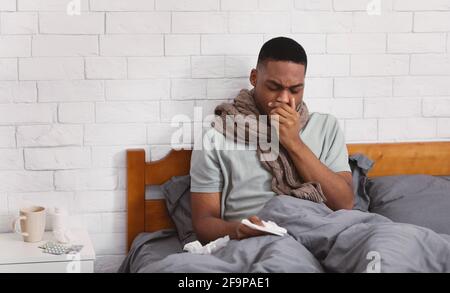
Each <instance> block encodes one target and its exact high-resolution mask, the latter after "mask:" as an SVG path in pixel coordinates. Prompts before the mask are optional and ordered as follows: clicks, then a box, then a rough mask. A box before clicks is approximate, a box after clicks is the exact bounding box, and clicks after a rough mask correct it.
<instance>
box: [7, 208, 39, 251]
mask: <svg viewBox="0 0 450 293" xmlns="http://www.w3.org/2000/svg"><path fill="white" fill-rule="evenodd" d="M45 218H46V213H45V208H44V207H40V206H32V207H28V208H23V209H21V210H20V216H19V217H17V218H16V219H15V220H14V222H13V227H12V228H13V231H14V232H15V233H17V234H20V235H22V236H23V241H25V242H39V241H41V240H42V237H43V235H44V231H45ZM19 222H20V230H19V229H18V228H19V227H18V226H19V225H18V224H19Z"/></svg>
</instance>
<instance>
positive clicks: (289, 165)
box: [213, 90, 326, 202]
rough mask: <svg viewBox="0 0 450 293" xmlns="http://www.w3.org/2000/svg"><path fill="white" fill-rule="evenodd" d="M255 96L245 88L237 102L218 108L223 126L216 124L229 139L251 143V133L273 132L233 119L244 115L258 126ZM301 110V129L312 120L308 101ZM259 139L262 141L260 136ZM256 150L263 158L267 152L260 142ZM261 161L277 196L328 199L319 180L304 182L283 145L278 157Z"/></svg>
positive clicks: (317, 199) (263, 133) (315, 199)
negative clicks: (307, 104) (231, 124)
mask: <svg viewBox="0 0 450 293" xmlns="http://www.w3.org/2000/svg"><path fill="white" fill-rule="evenodd" d="M253 95H254V90H251V91H249V90H241V92H240V93H239V95H238V96H237V97H236V98H235V99H234V101H233V103H223V104H221V105H219V106H217V108H216V109H215V114H216V115H217V116H219V119H220V120H221V121H222V123H220V124H221V126H217V125H218V124H217V123H216V124H215V125H213V126H214V128H215V129H216V130H218V131H219V132H220V133H222V134H223V135H224V136H225V137H226V138H227V139H230V138H234V141H235V142H236V141H237V140H240V141H244V142H245V143H246V144H248V143H249V137H251V134H254V135H255V136H256V137H257V136H258V135H259V136H261V135H268V133H269V132H270V129H269V130H267V129H266V130H264V129H261V128H260V129H259V131H258V130H257V129H255V128H252V127H249V126H248V124H244V125H243V124H242V123H238V121H236V118H233V117H238V116H240V117H242V116H244V117H245V118H246V121H248V120H252V119H253V120H255V121H254V122H255V124H254V125H257V124H258V120H259V115H260V112H259V110H258V108H257V106H256V104H255V100H254V97H253ZM297 111H298V112H299V113H300V128H301V129H303V128H304V127H305V125H306V123H307V122H308V119H309V112H308V108H307V107H306V104H305V103H302V104H301V105H299V106H298V107H297ZM230 119H231V121H230ZM227 121H228V123H230V122H231V123H233V124H234V127H232V128H231V129H232V130H230V127H225V125H226V123H227ZM228 125H229V124H228ZM239 128H240V131H239ZM243 128H244V129H243ZM258 138H259V137H258ZM257 141H259V139H258V140H257ZM256 150H257V154H258V157H259V158H261V156H260V155H261V154H262V153H263V151H262V150H261V148H260V145H259V144H257V148H256ZM260 161H261V164H262V165H263V167H264V168H265V169H266V170H267V171H269V172H270V173H271V174H272V190H273V191H274V192H275V193H276V194H277V195H281V194H284V195H291V196H294V197H297V198H300V199H305V200H310V201H313V202H325V201H326V197H325V196H324V194H323V192H322V189H321V186H320V184H319V183H318V182H302V180H301V178H300V176H298V173H297V170H296V168H295V165H294V163H293V162H292V159H291V158H290V156H289V154H288V153H287V151H286V150H285V149H284V148H283V146H282V145H280V146H279V155H278V157H277V158H276V159H275V160H273V161H265V160H260Z"/></svg>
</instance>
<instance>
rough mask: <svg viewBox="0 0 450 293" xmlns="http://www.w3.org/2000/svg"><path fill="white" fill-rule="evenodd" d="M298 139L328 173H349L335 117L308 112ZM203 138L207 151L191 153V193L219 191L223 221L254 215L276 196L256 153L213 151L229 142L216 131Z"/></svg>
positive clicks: (344, 148) (209, 131)
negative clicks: (307, 118)
mask: <svg viewBox="0 0 450 293" xmlns="http://www.w3.org/2000/svg"><path fill="white" fill-rule="evenodd" d="M300 137H301V139H302V141H303V142H304V143H305V144H306V145H307V146H308V147H309V148H310V149H311V151H312V152H313V153H314V154H315V155H316V157H317V158H318V159H319V160H320V161H321V162H322V163H323V164H325V165H326V166H327V167H328V168H329V169H330V170H331V171H333V172H345V171H347V172H350V166H349V163H348V152H347V147H346V144H345V139H344V134H343V132H342V130H341V129H340V127H339V123H338V121H337V119H336V118H335V117H334V116H332V115H329V114H322V113H311V114H310V118H309V120H308V122H307V124H306V126H305V127H304V128H303V130H302V131H301V132H300ZM203 139H204V145H205V146H207V148H204V149H203V150H194V151H193V152H192V157H191V170H190V175H191V192H199V193H215V192H221V217H222V218H223V219H224V220H227V221H231V220H234V221H239V220H241V219H244V218H248V217H249V216H253V215H255V214H256V213H258V212H259V211H260V210H261V209H262V207H263V206H264V204H265V203H266V202H267V201H268V200H270V199H271V198H272V197H274V196H276V194H275V193H274V192H273V191H272V187H271V180H272V175H271V174H270V172H269V171H267V170H266V169H265V168H264V167H263V166H262V164H261V162H260V160H259V157H258V156H257V154H256V151H255V150H236V149H234V150H233V149H231V150H230V149H227V148H220V149H218V148H215V147H214V146H217V145H218V144H217V142H220V143H227V142H228V141H227V140H226V139H225V137H224V136H223V135H222V134H221V133H219V132H218V131H216V130H215V129H209V130H208V131H207V132H206V133H205V135H204V137H203ZM217 140H218V141H217ZM219 145H220V144H219Z"/></svg>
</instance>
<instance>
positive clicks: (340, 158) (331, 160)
mask: <svg viewBox="0 0 450 293" xmlns="http://www.w3.org/2000/svg"><path fill="white" fill-rule="evenodd" d="M327 141H328V143H327V145H328V146H329V149H328V152H327V155H326V157H325V165H326V166H327V167H328V168H329V169H330V170H331V171H333V172H335V173H337V172H351V169H350V165H349V163H348V150H347V144H346V143H345V136H344V132H343V131H342V130H341V128H340V126H339V122H338V121H337V119H336V118H335V117H333V116H330V127H329V132H328V135H327Z"/></svg>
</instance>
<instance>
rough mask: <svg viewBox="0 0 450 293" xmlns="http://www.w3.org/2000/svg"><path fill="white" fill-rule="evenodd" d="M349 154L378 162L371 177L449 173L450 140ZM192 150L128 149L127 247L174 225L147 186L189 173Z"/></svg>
mask: <svg viewBox="0 0 450 293" xmlns="http://www.w3.org/2000/svg"><path fill="white" fill-rule="evenodd" d="M348 151H349V154H350V155H351V154H356V153H362V154H365V155H366V156H368V157H369V158H370V159H371V160H373V161H374V162H375V165H374V167H373V168H372V170H371V172H370V173H369V176H370V177H377V176H389V175H402V174H404V175H406V174H408V175H411V174H428V175H450V142H420V143H379V144H350V145H348ZM190 160H191V151H187V150H181V151H171V152H170V153H169V154H168V155H167V156H166V157H165V158H163V159H161V160H159V161H154V162H146V161H145V151H144V150H142V149H133V150H128V151H127V197H128V231H127V238H128V239H127V243H128V246H127V247H128V249H130V247H131V243H132V242H133V240H134V238H135V237H136V236H137V235H138V234H139V233H141V232H154V231H158V230H161V229H167V228H173V227H174V225H173V223H172V221H171V220H170V218H169V216H168V213H167V209H166V205H165V202H164V200H145V186H146V185H161V184H163V183H164V182H166V181H167V180H169V179H170V178H172V177H173V176H182V175H187V174H189V168H190Z"/></svg>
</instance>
